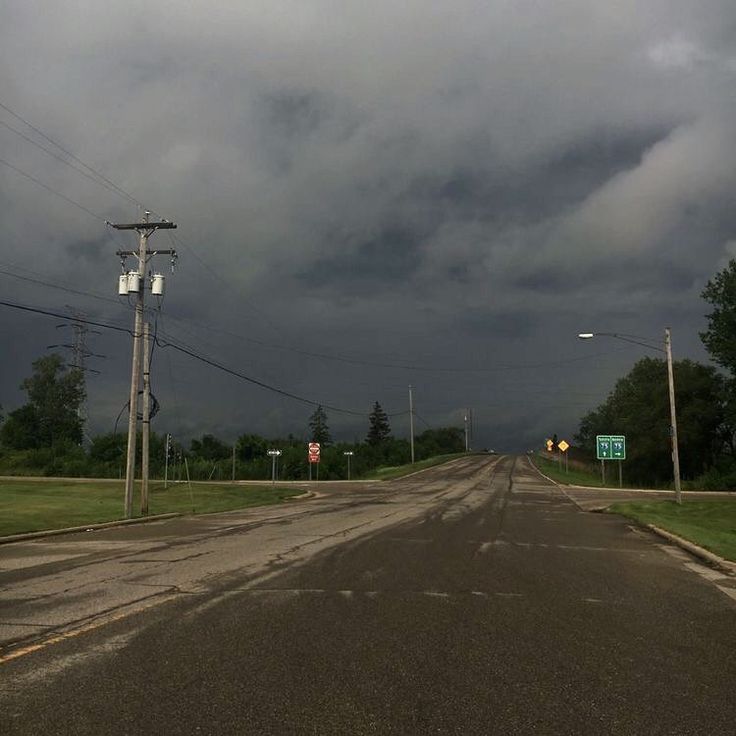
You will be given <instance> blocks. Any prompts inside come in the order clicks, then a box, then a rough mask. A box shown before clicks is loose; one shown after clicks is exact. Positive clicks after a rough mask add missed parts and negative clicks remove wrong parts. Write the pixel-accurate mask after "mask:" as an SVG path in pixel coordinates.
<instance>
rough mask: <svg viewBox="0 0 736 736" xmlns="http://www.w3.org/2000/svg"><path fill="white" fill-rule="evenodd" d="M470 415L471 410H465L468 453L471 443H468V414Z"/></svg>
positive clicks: (466, 450)
mask: <svg viewBox="0 0 736 736" xmlns="http://www.w3.org/2000/svg"><path fill="white" fill-rule="evenodd" d="M469 413H470V409H466V410H465V416H464V421H465V452H468V450H469V449H470V443H469V441H468V419H469V417H468V414H469Z"/></svg>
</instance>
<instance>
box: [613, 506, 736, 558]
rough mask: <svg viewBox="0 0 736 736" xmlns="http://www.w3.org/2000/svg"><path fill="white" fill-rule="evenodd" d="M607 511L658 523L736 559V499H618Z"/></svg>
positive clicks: (724, 555)
mask: <svg viewBox="0 0 736 736" xmlns="http://www.w3.org/2000/svg"><path fill="white" fill-rule="evenodd" d="M607 511H608V513H614V514H621V515H622V516H626V517H628V518H629V519H634V520H635V521H637V522H639V523H640V524H654V526H658V527H660V528H661V529H666V530H667V531H668V532H671V533H672V534H676V535H677V536H678V537H684V538H685V539H688V540H690V541H691V542H694V543H695V544H697V545H699V546H701V547H704V548H705V549H707V550H710V551H711V552H714V553H715V554H717V555H719V556H720V557H724V558H725V559H727V560H731V561H733V562H736V500H734V501H732V500H728V501H725V500H724V501H689V500H686V501H684V502H683V503H682V504H681V505H678V504H677V503H675V502H674V501H650V502H645V501H632V502H628V503H615V504H613V505H612V506H610V507H609V508H608V510H607Z"/></svg>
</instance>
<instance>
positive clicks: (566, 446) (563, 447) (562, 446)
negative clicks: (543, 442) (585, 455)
mask: <svg viewBox="0 0 736 736" xmlns="http://www.w3.org/2000/svg"><path fill="white" fill-rule="evenodd" d="M557 447H559V448H560V451H561V452H567V451H568V450H569V449H570V445H569V443H567V442H565V440H562V442H560V443H558V445H557Z"/></svg>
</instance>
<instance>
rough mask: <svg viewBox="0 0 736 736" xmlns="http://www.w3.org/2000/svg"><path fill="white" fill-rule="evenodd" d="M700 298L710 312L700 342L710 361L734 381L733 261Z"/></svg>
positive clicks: (735, 278) (735, 275)
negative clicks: (706, 327) (719, 366)
mask: <svg viewBox="0 0 736 736" xmlns="http://www.w3.org/2000/svg"><path fill="white" fill-rule="evenodd" d="M702 297H703V299H705V301H706V302H708V304H710V305H711V307H712V308H713V311H712V312H711V313H710V314H708V315H706V319H707V320H708V329H707V330H706V331H705V332H701V333H700V339H701V340H702V341H703V344H704V345H705V348H706V350H707V351H708V353H710V356H711V358H713V360H714V361H715V362H716V363H718V364H719V365H721V366H723V367H724V368H726V369H727V370H728V371H729V372H730V373H731V375H732V376H735V377H736V260H733V259H732V260H731V261H729V263H728V265H727V266H726V268H724V269H723V271H721V272H720V273H718V274H716V276H715V277H714V278H712V279H711V280H710V281H709V282H708V284H707V285H706V287H705V289H704V290H703V294H702Z"/></svg>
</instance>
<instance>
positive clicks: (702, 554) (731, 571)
mask: <svg viewBox="0 0 736 736" xmlns="http://www.w3.org/2000/svg"><path fill="white" fill-rule="evenodd" d="M529 464H530V465H531V466H532V467H533V468H534V469H535V470H536V471H537V472H538V473H539V475H541V476H542V477H543V478H546V479H547V480H548V481H549V482H550V483H553V484H554V485H556V486H557V487H558V488H559V489H560V491H562V493H564V494H565V496H567V498H569V499H570V500H571V501H572V502H573V503H574V504H575V505H576V506H577V507H578V508H579V509H580V510H581V511H585V512H586V513H601V512H605V511H606V510H607V509H608V506H610V505H611V504H609V505H608V506H604V507H601V508H594V509H585V508H584V507H583V506H581V505H580V504H579V503H577V501H576V500H575V499H574V498H573V497H572V496H570V495H569V494H568V493H566V492H565V489H564V488H563V486H562V485H561V484H560V483H558V482H557V481H556V480H553V479H552V478H550V477H548V476H546V475H545V474H544V473H543V472H542V471H541V470H540V469H539V468H538V467H537V466H536V465H535V464H534V463H533V462H532V461H531V460H529ZM574 487H575V488H586V487H587V486H574ZM614 490H619V489H614ZM628 490H630V489H628ZM694 493H697V491H694ZM729 495H731V494H729ZM612 513H613V512H612ZM618 515H619V516H623V515H622V514H618ZM624 518H625V519H627V520H628V521H630V522H631V523H633V524H636V525H637V526H639V527H640V528H642V529H646V530H647V531H650V532H652V534H656V535H657V536H659V537H662V539H666V540H667V541H668V542H670V543H671V544H674V545H675V546H676V547H680V549H684V550H685V551H686V552H689V553H690V554H691V555H693V556H694V557H697V558H698V559H700V560H702V561H703V562H705V563H707V564H708V565H710V566H711V567H715V568H716V569H718V570H720V571H721V572H725V573H726V574H727V575H736V562H731V561H730V560H726V559H724V558H723V557H719V556H718V555H717V554H715V553H713V552H710V551H709V550H707V549H704V548H703V547H701V546H699V545H697V544H695V542H691V541H690V540H688V539H684V538H683V537H678V536H677V534H673V533H672V532H668V531H667V530H666V529H662V528H660V527H658V526H655V525H654V524H642V523H639V522H637V521H635V520H634V519H631V518H629V517H628V516H624Z"/></svg>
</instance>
